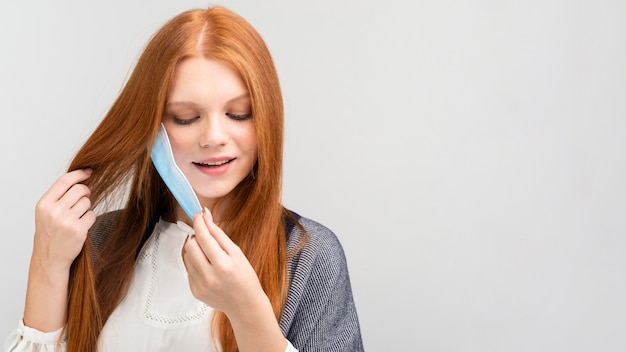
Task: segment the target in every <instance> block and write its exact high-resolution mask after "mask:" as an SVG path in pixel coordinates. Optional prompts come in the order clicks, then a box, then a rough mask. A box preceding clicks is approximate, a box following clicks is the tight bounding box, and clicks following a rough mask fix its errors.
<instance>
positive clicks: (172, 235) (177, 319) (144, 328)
mask: <svg viewBox="0 0 626 352" xmlns="http://www.w3.org/2000/svg"><path fill="white" fill-rule="evenodd" d="M192 234H193V229H192V228H191V227H190V226H188V225H187V224H185V223H183V222H178V223H177V224H173V223H170V222H166V221H164V220H160V221H159V222H158V223H157V225H156V226H155V228H154V232H153V234H152V236H150V239H149V240H148V241H147V242H146V244H145V245H144V247H143V249H142V250H141V252H140V254H139V257H138V258H137V262H136V265H135V272H134V277H133V281H132V284H131V286H130V288H129V291H128V294H127V295H126V297H125V298H124V299H123V300H122V302H121V303H120V305H119V306H118V307H117V308H116V309H115V310H114V311H113V313H112V314H111V316H110V317H109V319H108V320H107V322H106V324H105V325H104V328H103V330H102V332H101V334H100V338H99V340H98V351H99V352H109V351H117V352H119V351H205V352H215V349H214V347H213V343H212V341H211V331H210V320H211V313H212V311H213V309H212V308H211V307H209V306H207V305H206V304H204V303H202V302H200V301H198V300H197V299H196V298H195V297H193V295H192V294H191V290H190V289H189V281H188V279H187V271H186V270H185V265H184V263H183V260H182V255H181V253H182V249H183V245H184V243H185V241H186V239H187V238H188V237H189V236H190V235H192ZM60 334H61V329H60V330H58V331H54V332H50V333H43V332H40V331H37V330H35V329H32V328H29V327H26V326H24V324H23V322H22V321H21V320H20V323H19V326H18V328H17V329H16V330H15V331H14V332H13V333H12V334H11V335H10V336H9V338H8V339H7V341H6V344H5V351H15V352H18V351H30V352H37V351H41V352H48V351H50V352H52V351H54V350H55V346H56V343H57V341H58V340H59V337H60ZM59 347H61V348H60V350H61V351H65V343H64V342H62V343H61V346H59ZM57 351H58V350H57ZM293 351H297V350H296V349H295V348H294V347H293V346H292V345H291V343H288V346H287V349H286V351H285V352H293Z"/></svg>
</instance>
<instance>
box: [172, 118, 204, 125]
mask: <svg viewBox="0 0 626 352" xmlns="http://www.w3.org/2000/svg"><path fill="white" fill-rule="evenodd" d="M199 118H200V116H194V117H192V118H186V119H181V118H179V117H176V116H173V117H172V119H173V120H174V123H176V124H178V125H189V124H191V123H194V122H195V121H196V120H198V119H199Z"/></svg>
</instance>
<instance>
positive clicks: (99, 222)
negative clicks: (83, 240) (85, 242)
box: [89, 210, 122, 251]
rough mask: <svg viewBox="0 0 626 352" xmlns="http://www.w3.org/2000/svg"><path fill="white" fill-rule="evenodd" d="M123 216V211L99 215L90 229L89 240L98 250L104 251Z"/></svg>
mask: <svg viewBox="0 0 626 352" xmlns="http://www.w3.org/2000/svg"><path fill="white" fill-rule="evenodd" d="M121 214H122V211H121V210H115V211H111V212H107V213H104V214H101V215H98V217H97V218H96V222H95V223H94V224H93V226H91V228H90V229H89V238H90V239H91V242H92V244H93V245H94V247H95V248H96V250H98V251H100V250H102V247H103V246H104V242H105V241H106V239H107V238H108V237H109V235H110V234H111V233H112V232H113V231H114V230H115V228H116V226H117V223H118V222H119V219H120V216H121Z"/></svg>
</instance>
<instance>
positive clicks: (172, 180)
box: [150, 123, 202, 221]
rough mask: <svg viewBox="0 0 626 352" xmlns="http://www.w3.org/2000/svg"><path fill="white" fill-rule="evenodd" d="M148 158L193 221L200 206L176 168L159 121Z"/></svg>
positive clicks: (182, 175)
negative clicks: (157, 130)
mask: <svg viewBox="0 0 626 352" xmlns="http://www.w3.org/2000/svg"><path fill="white" fill-rule="evenodd" d="M150 158H151V159H152V163H153V164H154V167H155V168H156V169H157V171H158V172H159V175H161V178H162V179H163V182H165V185H166V186H167V188H169V189H170V192H172V194H173V195H174V198H176V201H178V204H180V206H181V207H182V208H183V210H184V211H185V213H186V214H187V215H188V216H189V218H190V219H191V220H192V221H193V216H194V214H199V213H202V207H201V206H200V201H199V200H198V197H197V196H196V192H194V190H193V188H192V187H191V184H190V183H189V180H187V178H186V177H185V175H184V174H183V172H182V171H180V169H179V168H178V165H176V161H174V153H173V152H172V146H171V145H170V140H169V137H168V136H167V132H166V131H165V127H164V126H163V123H161V127H160V128H159V133H158V134H157V138H156V141H155V142H154V147H152V152H151V153H150Z"/></svg>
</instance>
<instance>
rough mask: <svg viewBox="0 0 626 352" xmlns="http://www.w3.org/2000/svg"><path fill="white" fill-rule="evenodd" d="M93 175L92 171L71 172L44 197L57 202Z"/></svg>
mask: <svg viewBox="0 0 626 352" xmlns="http://www.w3.org/2000/svg"><path fill="white" fill-rule="evenodd" d="M91 173H92V170H91V169H81V170H74V171H70V172H68V173H66V174H65V175H63V176H61V177H60V178H59V179H58V180H57V181H56V182H54V183H53V184H52V186H50V188H49V189H48V191H47V192H46V193H45V194H44V196H43V197H44V198H50V199H51V200H52V201H57V200H59V199H61V197H63V195H64V194H65V193H66V192H67V190H69V189H70V187H72V186H73V185H75V184H77V183H79V182H82V181H85V180H86V179H88V178H89V176H91Z"/></svg>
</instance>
